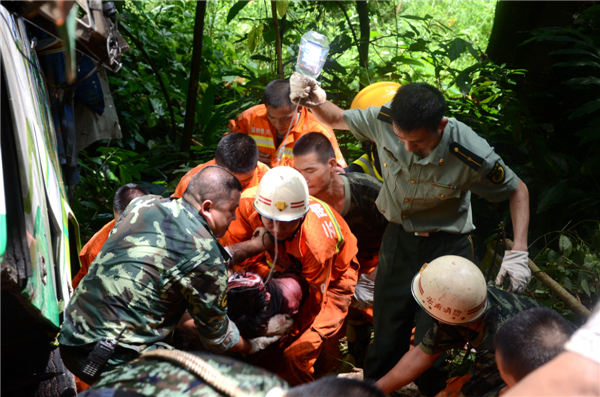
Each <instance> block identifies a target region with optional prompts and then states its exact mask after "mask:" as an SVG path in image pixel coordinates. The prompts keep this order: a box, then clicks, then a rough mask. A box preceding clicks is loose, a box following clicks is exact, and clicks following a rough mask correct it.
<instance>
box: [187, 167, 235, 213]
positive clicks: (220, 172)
mask: <svg viewBox="0 0 600 397" xmlns="http://www.w3.org/2000/svg"><path fill="white" fill-rule="evenodd" d="M232 190H238V191H240V192H241V191H242V184H241V183H240V181H239V180H238V179H237V178H236V177H235V176H234V175H233V174H232V173H231V172H230V171H228V170H226V169H225V168H223V167H219V166H218V165H209V166H208V167H205V168H203V169H202V170H200V172H198V173H197V174H196V175H194V177H193V178H192V180H191V181H190V184H189V185H188V187H187V189H186V190H185V192H184V193H183V198H184V199H185V196H186V195H190V196H192V197H193V198H194V200H196V202H198V203H202V202H203V201H204V200H211V201H212V202H213V203H214V204H215V205H216V206H218V205H219V204H220V203H221V202H222V201H228V200H229V199H230V198H231V191H232Z"/></svg>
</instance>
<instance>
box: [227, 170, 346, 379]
mask: <svg viewBox="0 0 600 397" xmlns="http://www.w3.org/2000/svg"><path fill="white" fill-rule="evenodd" d="M236 217H237V219H236V220H234V221H233V222H232V223H231V225H230V227H229V230H228V231H227V234H226V235H225V237H224V238H223V239H222V241H223V240H225V241H226V243H227V244H228V245H229V247H226V248H228V249H229V250H230V253H231V254H232V256H233V262H234V263H235V264H236V266H235V267H234V268H235V269H236V270H241V269H242V268H243V267H244V265H246V270H248V271H252V272H254V273H258V274H259V275H261V276H262V277H263V278H265V279H268V277H269V271H270V266H269V265H268V263H271V259H272V258H276V260H275V263H274V266H275V269H274V270H285V269H298V270H299V271H300V272H301V274H302V276H303V277H304V278H305V280H306V281H307V282H308V284H309V296H308V298H307V300H306V301H305V302H304V303H303V305H302V306H301V308H300V311H299V312H298V313H297V314H296V315H295V316H294V321H295V324H294V328H293V331H292V333H291V334H290V337H288V338H286V339H285V340H283V341H282V342H281V343H280V344H279V345H278V346H274V347H272V348H271V349H269V350H268V352H265V355H264V356H262V357H260V358H257V359H255V360H254V361H253V363H254V364H256V365H258V366H261V367H264V368H266V369H269V370H271V371H273V372H275V373H276V374H277V375H279V376H280V377H282V378H283V379H285V380H286V381H287V382H289V383H290V384H291V385H297V384H300V383H306V382H311V381H313V380H314V376H313V374H314V373H315V368H314V366H315V362H317V358H318V357H319V354H320V353H321V352H322V351H323V352H327V353H326V354H322V356H323V357H327V356H328V355H329V354H336V353H335V352H336V350H337V354H338V355H339V346H338V341H339V338H340V337H341V336H342V335H341V333H340V331H343V329H342V325H343V324H344V320H345V318H346V316H347V314H348V308H349V306H350V303H351V301H352V296H353V294H354V287H355V285H356V282H357V278H358V263H357V261H356V253H357V252H358V248H357V245H356V238H355V237H354V235H353V234H352V232H351V231H350V228H349V227H348V225H347V224H346V222H345V221H344V219H343V218H342V217H341V216H340V215H339V214H338V213H337V212H336V211H334V210H332V209H331V207H330V206H329V205H327V204H326V203H324V202H323V201H320V200H318V199H316V198H313V197H309V195H308V187H307V185H306V181H305V180H304V178H303V177H302V175H301V174H300V173H299V172H298V171H296V170H294V169H293V168H289V167H277V168H273V169H271V170H270V171H269V172H268V173H267V174H266V175H265V176H264V178H263V179H262V181H261V182H260V184H259V185H258V187H257V188H252V189H248V190H246V191H245V192H244V193H243V194H242V198H241V199H240V206H239V207H238V209H237V211H236ZM259 234H262V238H258V239H257V238H252V236H253V235H254V236H256V235H259ZM257 241H258V242H259V243H260V242H261V241H262V245H263V246H262V248H261V247H260V245H259V246H257V245H256V244H255V243H256V242H257ZM275 242H276V243H275ZM261 249H262V251H263V252H260V251H261ZM265 250H267V252H264V251H265ZM256 254H259V257H262V261H253V262H251V265H248V264H247V263H246V264H245V263H244V262H245V260H244V259H245V258H246V257H249V256H251V255H256ZM338 363H339V362H337V361H336V362H335V364H338ZM338 365H339V364H338ZM332 369H334V367H331V366H330V367H327V368H323V372H329V371H331V370H332Z"/></svg>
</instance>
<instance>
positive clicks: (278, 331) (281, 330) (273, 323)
mask: <svg viewBox="0 0 600 397" xmlns="http://www.w3.org/2000/svg"><path fill="white" fill-rule="evenodd" d="M293 326H294V320H292V317H291V316H290V315H289V314H276V315H274V316H273V317H271V319H270V320H269V326H268V327H267V335H266V336H275V335H285V334H287V333H288V332H290V330H291V329H292V327H293Z"/></svg>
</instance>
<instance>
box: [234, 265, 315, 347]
mask: <svg viewBox="0 0 600 397" xmlns="http://www.w3.org/2000/svg"><path fill="white" fill-rule="evenodd" d="M228 288H229V290H228V292H227V305H228V307H227V315H228V316H229V318H230V319H231V320H232V321H233V322H234V323H235V324H236V325H237V327H238V329H239V331H240V335H242V336H244V337H246V335H248V337H250V338H254V337H258V336H264V335H270V334H275V333H278V330H279V329H280V328H281V327H282V324H283V326H284V327H285V326H288V325H289V322H290V321H291V320H290V318H291V317H290V316H292V315H294V314H296V313H298V310H299V309H300V306H301V305H302V302H304V300H305V298H306V297H307V296H308V283H307V282H306V281H305V280H304V279H303V278H302V276H301V275H299V274H298V273H296V272H282V273H278V274H276V275H275V277H274V278H271V279H270V280H269V281H268V282H267V283H264V282H263V279H262V278H261V277H260V276H259V275H258V274H254V273H249V272H243V271H242V272H238V273H236V274H234V275H233V276H231V277H230V278H229V282H228ZM251 335H253V336H251Z"/></svg>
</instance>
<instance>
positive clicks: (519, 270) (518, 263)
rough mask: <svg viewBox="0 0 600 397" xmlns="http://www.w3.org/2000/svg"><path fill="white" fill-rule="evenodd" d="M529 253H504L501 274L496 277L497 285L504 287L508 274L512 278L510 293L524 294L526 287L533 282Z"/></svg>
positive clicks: (508, 251) (509, 251)
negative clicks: (503, 283) (530, 281)
mask: <svg viewBox="0 0 600 397" xmlns="http://www.w3.org/2000/svg"><path fill="white" fill-rule="evenodd" d="M528 259H529V253H528V252H526V251H511V250H507V251H506V252H505V253H504V260H503V261H502V266H500V272H499V273H498V277H496V285H497V286H498V285H502V282H503V281H504V278H505V277H506V275H507V274H508V276H509V277H510V284H511V287H510V289H509V291H510V292H512V293H514V294H522V293H523V291H525V287H527V284H529V280H531V269H529V265H528Z"/></svg>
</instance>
